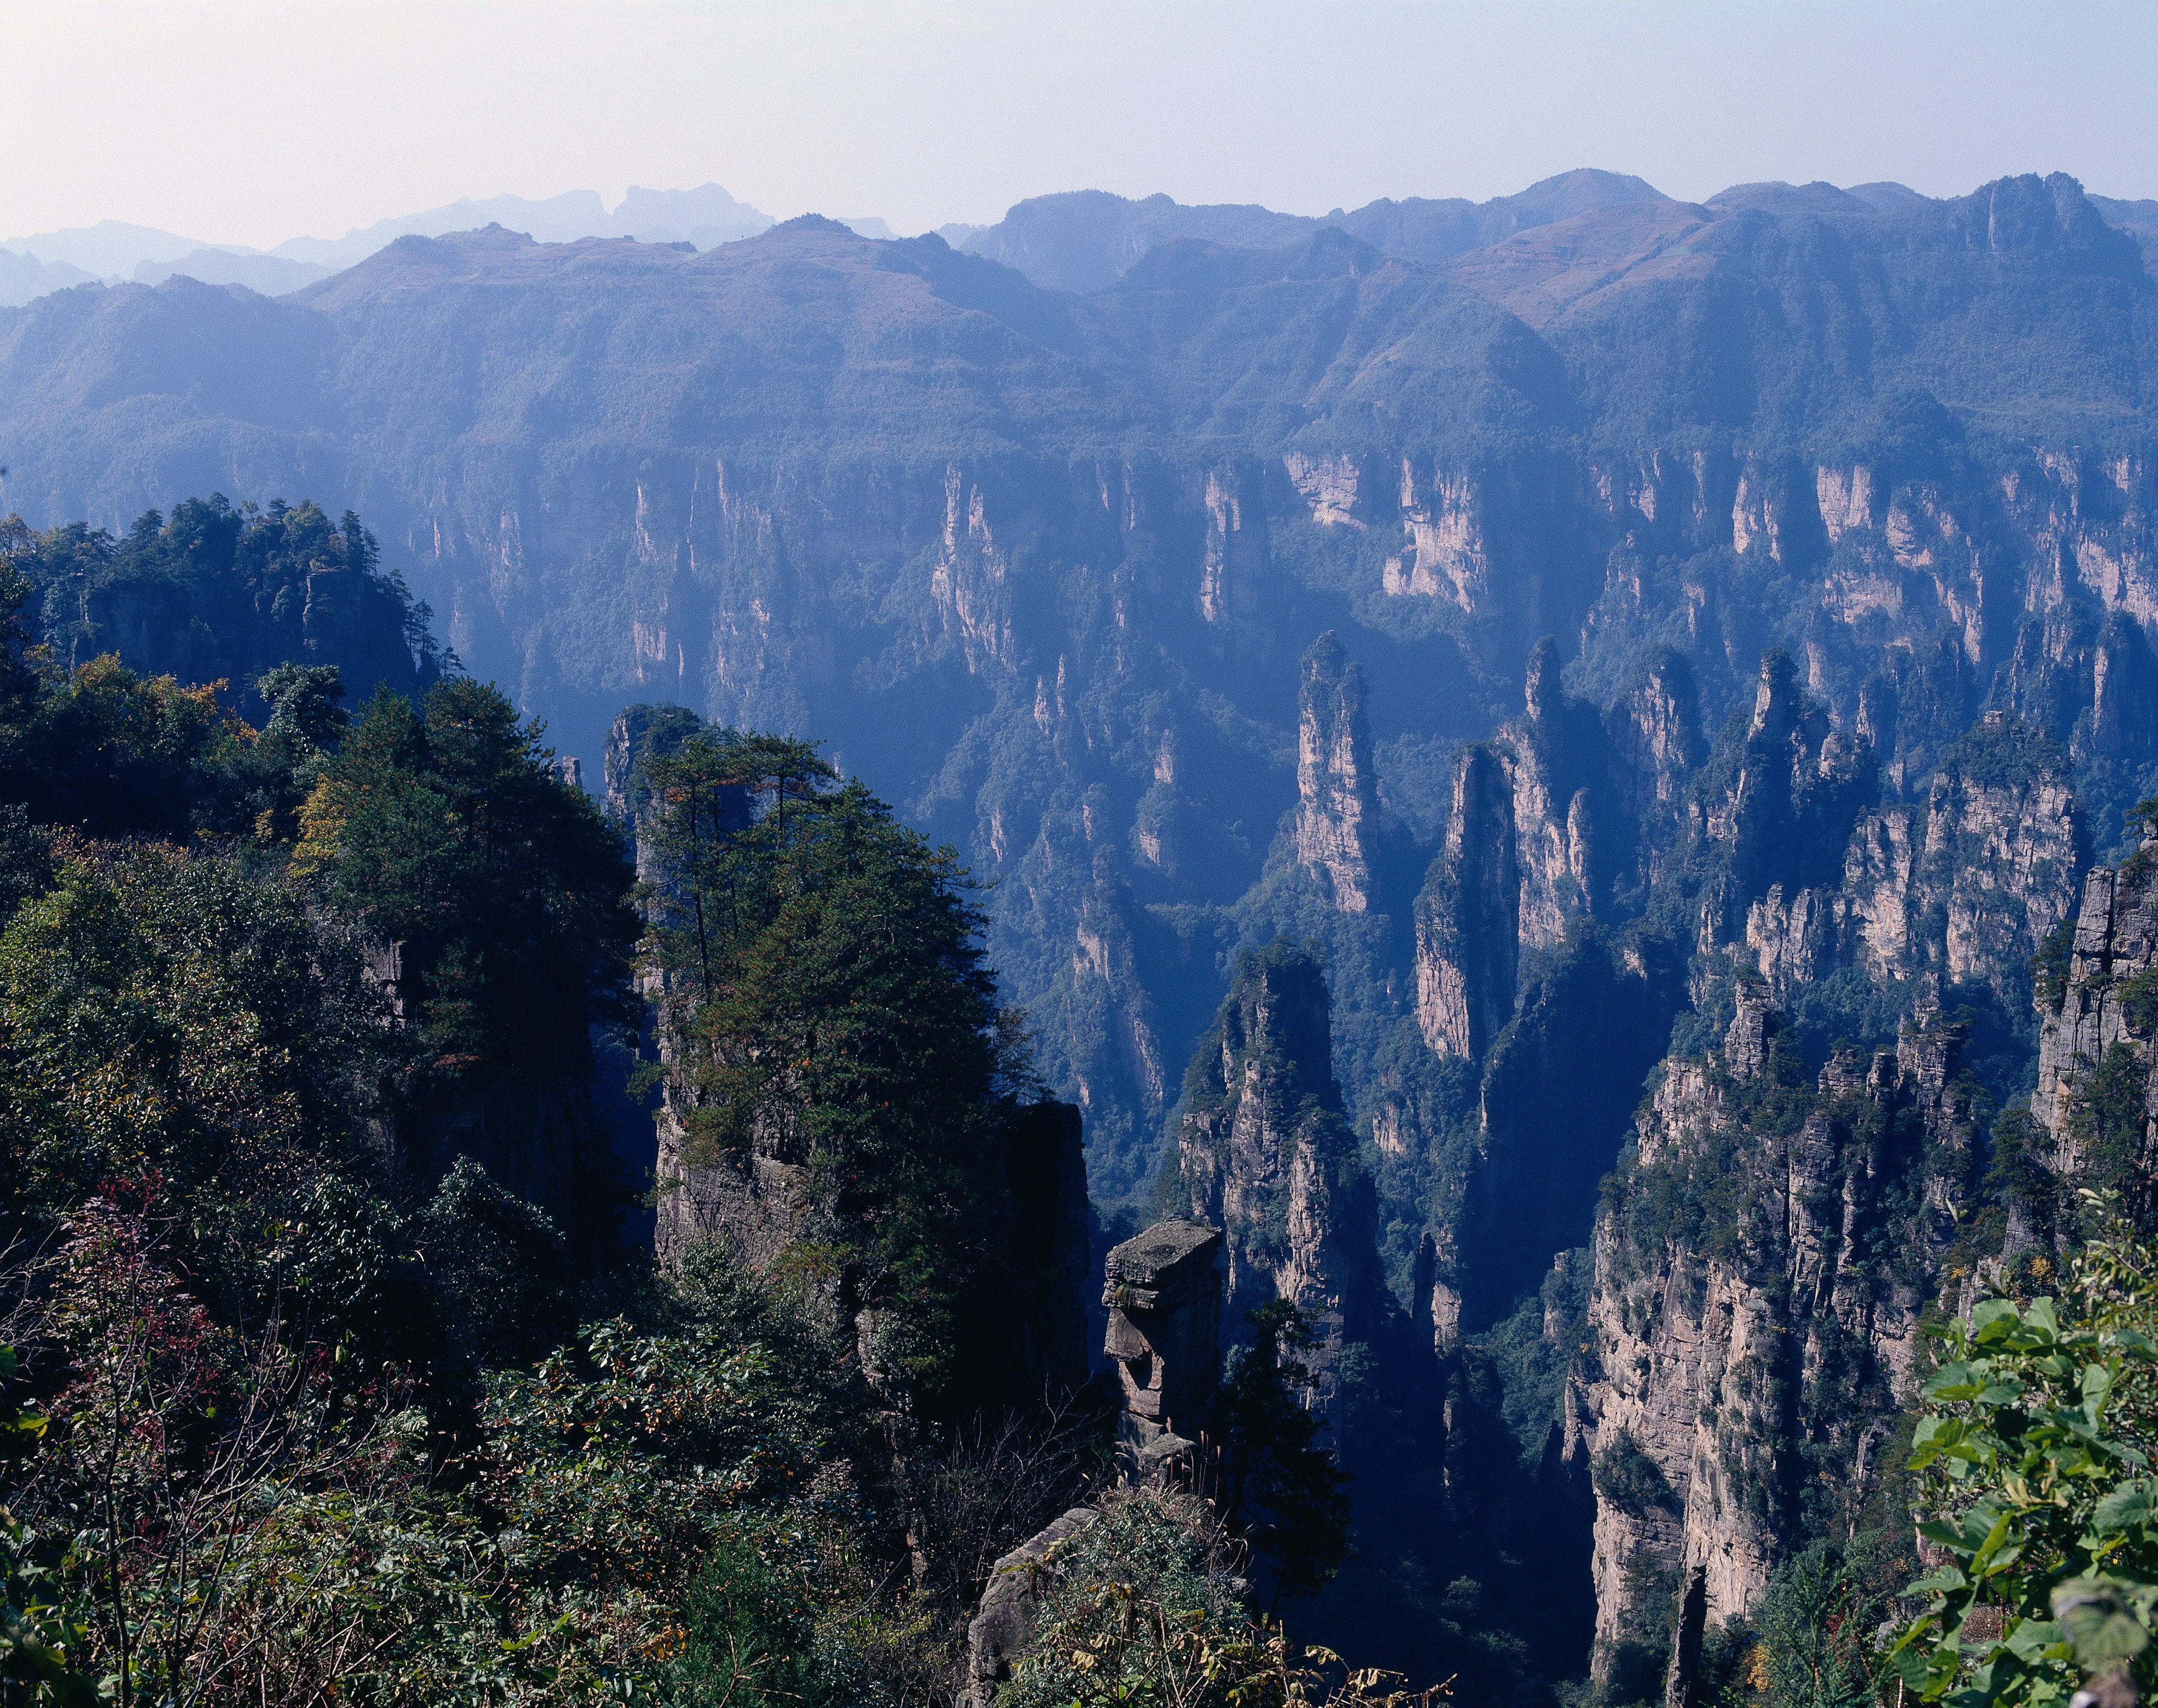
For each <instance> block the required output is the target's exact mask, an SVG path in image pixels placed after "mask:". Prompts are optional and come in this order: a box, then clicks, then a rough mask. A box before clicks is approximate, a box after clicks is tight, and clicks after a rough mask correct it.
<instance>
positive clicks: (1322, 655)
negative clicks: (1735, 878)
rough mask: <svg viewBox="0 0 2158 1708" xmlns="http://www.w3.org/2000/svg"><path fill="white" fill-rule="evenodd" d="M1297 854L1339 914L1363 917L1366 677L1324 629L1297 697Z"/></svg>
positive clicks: (1373, 894) (1372, 790) (1371, 821)
mask: <svg viewBox="0 0 2158 1708" xmlns="http://www.w3.org/2000/svg"><path fill="white" fill-rule="evenodd" d="M1296 783H1297V795H1298V804H1297V811H1296V857H1297V859H1298V860H1299V861H1300V862H1301V863H1302V864H1304V866H1305V867H1306V868H1307V869H1309V870H1310V871H1311V873H1312V874H1313V875H1314V876H1315V877H1316V878H1317V879H1318V880H1319V883H1320V885H1321V886H1322V888H1323V889H1324V891H1325V893H1326V894H1327V895H1328V896H1329V899H1330V900H1332V901H1333V903H1334V905H1335V906H1336V907H1338V908H1340V910H1341V911H1343V912H1344V913H1368V912H1370V911H1372V909H1373V906H1374V904H1375V902H1376V899H1377V885H1376V882H1375V877H1376V874H1375V870H1374V866H1375V862H1374V859H1373V855H1374V853H1375V851H1376V844H1377V840H1378V834H1379V797H1378V783H1377V778H1376V774H1375V772H1374V771H1373V767H1372V764H1371V725H1369V723H1368V722H1367V721H1366V718H1365V715H1364V674H1363V672H1362V671H1361V670H1360V669H1359V668H1357V667H1356V666H1355V665H1354V664H1351V663H1348V662H1347V660H1346V658H1345V656H1344V655H1343V653H1342V650H1341V642H1340V640H1338V639H1337V638H1336V637H1335V636H1334V635H1333V634H1332V633H1331V632H1328V633H1326V634H1324V635H1321V636H1320V637H1319V639H1318V640H1317V641H1316V642H1314V643H1313V645H1312V648H1311V650H1310V651H1309V652H1308V653H1305V654H1304V686H1303V689H1302V691H1301V692H1300V693H1299V694H1298V697H1297V758H1296Z"/></svg>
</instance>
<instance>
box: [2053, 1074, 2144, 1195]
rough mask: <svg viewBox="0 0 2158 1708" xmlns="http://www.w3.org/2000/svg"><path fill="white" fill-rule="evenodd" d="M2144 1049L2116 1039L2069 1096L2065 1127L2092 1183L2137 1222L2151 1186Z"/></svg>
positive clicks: (2079, 1078)
mask: <svg viewBox="0 0 2158 1708" xmlns="http://www.w3.org/2000/svg"><path fill="white" fill-rule="evenodd" d="M2144 1055H2145V1052H2144V1051H2142V1050H2138V1049H2137V1048H2136V1047H2135V1045H2133V1044H2131V1043H2130V1042H2129V1041H2128V1040H2126V1039H2116V1040H2114V1042H2113V1043H2112V1044H2111V1045H2109V1046H2108V1048H2107V1050H2106V1051H2105V1053H2104V1055H2101V1056H2099V1059H2098V1060H2097V1062H2096V1063H2095V1064H2094V1065H2093V1066H2092V1067H2091V1069H2090V1070H2089V1071H2088V1072H2087V1073H2084V1074H2083V1075H2082V1076H2079V1077H2078V1079H2077V1081H2076V1082H2075V1085H2074V1086H2073V1090H2072V1091H2071V1092H2070V1095H2069V1099H2068V1133H2069V1135H2070V1137H2071V1138H2073V1140H2074V1141H2075V1143H2076V1144H2077V1145H2078V1147H2079V1148H2080V1149H2081V1150H2082V1153H2083V1160H2084V1165H2085V1167H2086V1168H2087V1169H2088V1172H2089V1175H2090V1178H2091V1181H2092V1184H2093V1185H2094V1186H2095V1187H2097V1188H2098V1189H2099V1190H2100V1191H2103V1192H2105V1193H2108V1194H2109V1195H2113V1196H2114V1197H2116V1198H2118V1199H2119V1200H2120V1202H2121V1204H2122V1205H2123V1206H2124V1208H2125V1209H2126V1210H2127V1211H2128V1212H2129V1214H2130V1215H2131V1216H2132V1217H2133V1218H2134V1219H2135V1220H2136V1221H2137V1222H2138V1223H2139V1224H2140V1223H2143V1222H2145V1221H2146V1220H2148V1219H2149V1217H2150V1215H2151V1211H2152V1206H2153V1187H2154V1182H2153V1180H2152V1179H2151V1172H2150V1132H2149V1130H2150V1115H2149V1114H2148V1112H2146V1109H2145V1099H2146V1098H2147V1097H2148V1096H2149V1093H2150V1063H2149V1062H2148V1061H2147V1060H2145V1059H2144Z"/></svg>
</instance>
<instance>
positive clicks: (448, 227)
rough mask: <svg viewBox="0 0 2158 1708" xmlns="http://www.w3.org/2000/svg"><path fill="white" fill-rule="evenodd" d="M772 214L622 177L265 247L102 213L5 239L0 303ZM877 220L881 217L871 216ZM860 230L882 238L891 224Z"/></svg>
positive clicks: (696, 231)
mask: <svg viewBox="0 0 2158 1708" xmlns="http://www.w3.org/2000/svg"><path fill="white" fill-rule="evenodd" d="M874 223H875V224H877V225H878V226H880V227H882V226H883V222H882V221H881V220H878V221H875V222H874ZM770 224H772V216H771V215H770V214H765V213H762V212H761V211H759V210H758V209H755V208H752V207H751V206H750V205H749V204H747V203H745V202H738V201H736V199H734V198H733V197H732V196H731V195H729V194H727V193H726V191H725V190H724V189H722V188H720V186H719V185H717V184H715V183H706V184H703V185H700V187H699V188H695V189H692V190H648V189H643V188H639V187H638V186H637V185H635V184H632V185H631V186H630V188H629V192H628V194H627V195H625V196H624V197H623V199H622V201H621V202H620V203H619V204H617V205H616V206H615V207H614V208H612V209H609V208H608V207H607V204H606V203H605V202H603V201H602V200H601V199H600V197H599V196H598V195H597V194H596V193H595V192H593V191H591V190H572V191H570V192H569V193H568V194H565V195H560V196H552V197H548V198H545V199H540V200H534V199H529V198H527V197H524V196H513V195H501V196H493V197H489V198H488V199H485V200H483V201H473V200H471V199H463V200H460V201H456V202H450V203H447V204H444V205H443V206H441V207H439V208H430V209H426V210H425V211H424V212H421V213H418V214H400V215H399V216H397V217H396V218H394V219H381V220H377V221H376V222H375V223H374V224H372V225H368V226H362V227H355V228H354V230H350V231H348V232H347V233H345V235H343V237H337V238H323V237H295V238H292V239H289V240H287V241H286V242H283V243H281V244H279V245H277V246H276V248H275V249H273V250H257V249H250V248H248V247H246V246H245V245H240V244H215V243H204V242H203V241H201V240H199V239H197V238H192V237H183V236H181V235H178V234H177V233H174V232H170V231H161V230H157V229H155V228H154V227H152V226H147V225H131V224H126V223H125V222H124V221H121V220H116V219H104V220H101V221H99V222H98V223H97V224H95V225H90V226H80V227H75V228H71V229H69V230H60V231H45V232H39V233H37V234H35V235H32V236H28V237H13V238H9V239H8V240H6V241H5V242H4V243H0V255H7V256H8V257H10V259H8V260H0V307H14V306H18V305H19V304H21V303H23V302H30V301H32V300H34V298H36V297H41V296H44V294H45V293H46V292H49V291H59V290H65V289H67V288H68V287H69V286H73V285H80V284H88V283H92V282H96V281H100V280H103V281H108V282H116V281H121V280H132V281H133V282H135V283H137V284H142V285H158V284H163V282H164V281H166V280H167V279H169V278H173V277H174V276H181V277H186V278H191V279H196V280H199V281H201V282H202V283H204V284H205V285H243V286H246V287H247V288H248V289H249V290H250V291H255V292H259V293H260V294H261V295H262V296H265V297H281V296H284V295H286V294H287V293H288V292H293V291H297V290H299V289H300V288H301V287H302V286H306V285H311V284H312V283H314V282H315V281H317V280H318V279H322V278H325V277H327V276H328V275H330V274H331V273H333V272H338V271H343V269H344V268H346V267H348V266H352V265H353V264H354V262H357V261H364V260H365V259H366V258H367V257H368V256H369V255H373V254H374V253H376V252H377V251H378V250H382V249H385V248H386V247H387V246H388V245H390V244H392V243H394V242H395V241H396V240H398V239H399V238H400V237H408V236H415V235H416V236H423V237H439V236H442V235H445V234H447V233H449V232H452V231H469V230H478V229H479V228H481V227H483V226H487V225H502V226H504V227H506V228H508V229H509V230H515V231H522V232H524V233H526V234H527V235H529V236H531V237H532V238H534V240H537V241H539V242H541V243H574V242H575V241H576V240H578V239H579V238H582V237H630V238H634V239H635V240H637V241H638V242H640V243H691V244H694V245H696V246H697V247H698V248H699V249H710V248H712V247H714V246H715V245H719V244H722V243H732V242H735V241H737V240H740V239H741V238H744V237H753V236H755V235H756V234H757V233H758V232H760V231H762V230H765V229H766V228H767V227H768V226H769V225H770ZM868 235H875V236H885V235H890V232H889V228H885V229H883V230H878V231H875V232H872V233H870V234H868Z"/></svg>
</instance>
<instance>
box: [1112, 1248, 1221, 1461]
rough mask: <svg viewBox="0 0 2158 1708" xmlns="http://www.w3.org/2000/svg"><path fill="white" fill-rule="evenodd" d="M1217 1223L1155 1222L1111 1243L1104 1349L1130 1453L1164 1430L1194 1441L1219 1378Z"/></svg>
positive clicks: (1164, 1434) (1151, 1444) (1153, 1441)
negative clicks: (1112, 1363)
mask: <svg viewBox="0 0 2158 1708" xmlns="http://www.w3.org/2000/svg"><path fill="white" fill-rule="evenodd" d="M1221 1252H1222V1240H1221V1230H1220V1229H1219V1228H1214V1227H1209V1226H1206V1225H1205V1223H1203V1222H1197V1221H1164V1222H1157V1223H1155V1224H1154V1226H1152V1227H1150V1228H1149V1229H1147V1230H1146V1231H1145V1232H1144V1233H1142V1234H1140V1235H1138V1236H1137V1237H1135V1238H1133V1239H1129V1240H1127V1241H1124V1243H1123V1245H1121V1246H1116V1247H1114V1248H1113V1249H1112V1250H1111V1251H1110V1252H1109V1254H1108V1256H1107V1259H1106V1260H1105V1261H1104V1262H1103V1266H1102V1303H1103V1304H1105V1305H1107V1307H1108V1308H1109V1324H1108V1332H1107V1337H1106V1339H1105V1340H1104V1342H1103V1349H1104V1350H1106V1351H1107V1353H1108V1355H1109V1356H1110V1357H1111V1358H1113V1359H1114V1360H1116V1365H1117V1374H1118V1380H1119V1381H1120V1382H1121V1384H1122V1385H1123V1396H1124V1411H1123V1417H1122V1418H1121V1419H1120V1420H1119V1424H1118V1438H1119V1439H1120V1440H1121V1441H1122V1442H1123V1443H1124V1445H1125V1446H1126V1447H1127V1448H1128V1450H1129V1451H1130V1452H1132V1453H1134V1454H1136V1453H1141V1452H1144V1450H1145V1449H1147V1448H1149V1447H1154V1445H1155V1444H1156V1443H1158V1442H1161V1441H1163V1440H1164V1438H1165V1437H1174V1438H1175V1441H1176V1442H1178V1443H1180V1445H1182V1444H1188V1443H1190V1442H1191V1441H1192V1440H1194V1439H1195V1437H1197V1435H1198V1433H1199V1431H1200V1427H1201V1425H1202V1424H1203V1422H1204V1420H1205V1415H1206V1409H1207V1407H1208V1406H1209V1405H1210V1404H1211V1402H1212V1401H1213V1398H1214V1391H1215V1389H1216V1387H1217V1386H1218V1385H1220V1382H1221Z"/></svg>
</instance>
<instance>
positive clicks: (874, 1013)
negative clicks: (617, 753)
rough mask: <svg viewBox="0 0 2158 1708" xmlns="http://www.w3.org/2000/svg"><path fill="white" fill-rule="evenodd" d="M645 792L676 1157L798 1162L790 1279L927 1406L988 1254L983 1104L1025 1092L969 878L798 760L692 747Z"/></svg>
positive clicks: (995, 1127)
mask: <svg viewBox="0 0 2158 1708" xmlns="http://www.w3.org/2000/svg"><path fill="white" fill-rule="evenodd" d="M642 781H643V782H644V784H645V785H646V786H647V787H649V789H650V790H651V792H653V796H654V797H656V798H657V800H658V802H660V803H661V804H662V806H663V811H662V812H660V813H658V814H656V815H655V816H654V818H653V822H652V824H651V829H650V842H651V848H652V852H653V855H655V856H656V858H655V859H653V862H652V869H651V870H652V878H651V883H650V885H649V886H648V891H647V895H648V908H649V910H650V914H651V919H652V929H651V931H650V934H649V936H648V942H647V951H648V962H647V964H648V966H649V967H650V968H653V970H654V971H656V972H658V973H663V975H664V978H665V980H666V994H665V996H664V997H663V1004H662V1006H663V1013H662V1024H663V1026H665V1027H667V1028H668V1029H669V1031H670V1032H671V1033H672V1034H673V1035H674V1038H675V1039H676V1040H678V1043H679V1057H678V1059H679V1061H680V1062H681V1063H682V1067H681V1069H680V1072H681V1085H682V1089H683V1092H684V1096H683V1098H682V1107H683V1112H684V1126H685V1128H686V1130H687V1133H688V1136H689V1142H690V1145H691V1148H692V1151H693V1156H692V1160H693V1162H701V1163H703V1164H712V1163H716V1162H720V1161H728V1162H731V1163H734V1164H736V1165H737V1166H739V1165H740V1164H741V1162H742V1161H744V1160H745V1159H746V1158H747V1157H748V1156H749V1155H750V1154H751V1153H752V1152H756V1153H761V1154H765V1155H768V1156H772V1157H775V1158H778V1159H781V1160H783V1161H787V1162H790V1163H795V1164H804V1165H806V1166H807V1167H808V1169H809V1171H810V1177H811V1179H812V1181H813V1190H814V1196H815V1198H816V1200H817V1202H818V1206H819V1214H820V1220H821V1221H822V1223H823V1228H822V1239H821V1240H820V1241H818V1242H815V1243H816V1244H817V1246H818V1249H811V1248H810V1246H809V1245H808V1244H805V1245H804V1246H803V1248H802V1249H800V1250H799V1251H797V1252H796V1253H795V1254H793V1260H794V1261H798V1262H803V1263H818V1264H821V1265H823V1266H824V1267H825V1268H826V1269H827V1270H828V1271H832V1272H837V1273H838V1274H839V1276H840V1277H842V1279H843V1282H844V1286H845V1287H846V1288H847V1289H848V1291H849V1293H851V1294H852V1296H853V1297H852V1298H851V1301H850V1303H852V1304H853V1305H854V1307H855V1308H866V1309H869V1310H871V1311H875V1312H877V1313H880V1316H881V1318H882V1321H881V1324H880V1346H879V1349H878V1356H879V1358H880V1360H881V1361H883V1362H884V1363H885V1365H886V1366H887V1367H888V1368H890V1369H891V1370H892V1371H893V1373H895V1374H898V1375H905V1376H906V1377H907V1378H908V1379H910V1380H913V1381H914V1382H916V1384H917V1385H920V1386H921V1387H922V1388H923V1389H925V1390H929V1391H933V1390H935V1389H936V1388H937V1385H938V1384H939V1383H940V1381H942V1379H943V1378H944V1376H945V1375H947V1374H948V1366H949V1364H950V1361H951V1360H952V1358H953V1353H954V1351H955V1349H956V1343H957V1342H958V1340H959V1339H961V1338H962V1337H960V1336H959V1334H958V1331H957V1320H958V1312H959V1309H960V1305H959V1301H960V1298H961V1295H962V1294H963V1293H964V1292H965V1291H966V1289H967V1288H968V1286H969V1285H970V1284H971V1283H972V1282H973V1280H974V1279H975V1277H977V1276H978V1275H979V1273H980V1272H981V1271H982V1268H983V1263H984V1262H985V1260H986V1257H987V1255H988V1252H989V1247H990V1245H991V1243H992V1238H993V1222H994V1217H993V1216H992V1215H990V1214H989V1210H988V1208H987V1206H986V1204H985V1200H984V1189H985V1185H986V1183H988V1182H989V1180H990V1179H992V1178H993V1175H994V1165H993V1160H992V1158H993V1148H994V1144H995V1142H996V1138H997V1135H998V1133H999V1130H1000V1123H1001V1121H1002V1118H1003V1117H1002V1112H1001V1110H1000V1107H999V1100H1000V1097H1002V1096H1003V1095H1004V1093H1005V1092H1006V1091H1009V1090H1010V1089H1013V1088H1014V1081H1017V1080H1024V1079H1025V1077H1026V1071H1025V1068H1024V1067H1023V1066H1021V1065H1020V1059H1021V1056H1022V1055H1023V1052H1022V1051H1020V1050H1017V1049H1016V1048H1015V1047H1014V1045H1015V1042H1016V1040H1015V1039H1014V1032H1013V1029H1012V1024H1011V1021H1010V1019H1009V1018H1008V1017H1007V1015H1006V1014H1004V1012H1003V1011H1002V1010H1001V1009H999V1004H998V1001H997V992H996V981H995V978H994V975H993V974H992V973H991V972H990V971H989V968H988V966H987V964H986V962H985V961H984V959H983V952H982V950H981V947H980V942H979V937H980V932H981V930H982V926H983V916H982V914H981V912H980V911H979V910H978V909H977V908H976V907H975V906H973V903H972V902H971V901H970V900H968V898H967V895H966V894H965V886H966V881H967V880H966V876H965V874H964V873H963V871H962V870H961V869H960V868H959V866H958V861H957V858H956V856H955V855H954V854H953V852H952V850H951V849H948V848H943V849H940V848H936V847H932V845H931V844H929V843H928V842H927V840H926V839H924V838H922V836H921V835H920V834H918V833H916V832H914V831H912V830H910V829H908V828H906V827H905V826H904V825H901V824H899V823H896V822H895V821H894V819H893V818H892V814H891V808H889V807H887V806H886V805H885V803H884V802H881V801H880V800H878V799H877V798H876V797H875V796H874V795H872V794H870V792H869V791H868V790H867V789H865V788H864V787H862V786H861V785H860V783H859V782H840V781H839V777H838V776H837V774H836V773H835V772H834V771H833V770H832V768H831V766H829V765H828V764H827V763H825V761H823V760H822V759H820V758H818V756H817V754H816V751H815V750H814V749H813V747H811V746H808V745H807V744H805V743H802V742H798V741H792V740H781V739H778V738H776V737H770V736H761V735H745V734H741V733H738V732H736V731H732V730H724V731H715V732H708V733H705V734H703V735H699V736H697V737H695V738H694V739H692V740H689V742H687V743H686V744H684V746H682V747H681V748H680V749H679V750H678V751H676V752H674V754H672V755H669V756H665V757H662V758H656V759H653V760H651V761H648V762H647V764H646V765H645V766H644V769H643V774H642ZM751 799H754V800H755V801H756V802H757V803H758V810H757V811H756V812H755V813H750V812H749V811H748V810H747V805H748V802H750V801H751Z"/></svg>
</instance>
